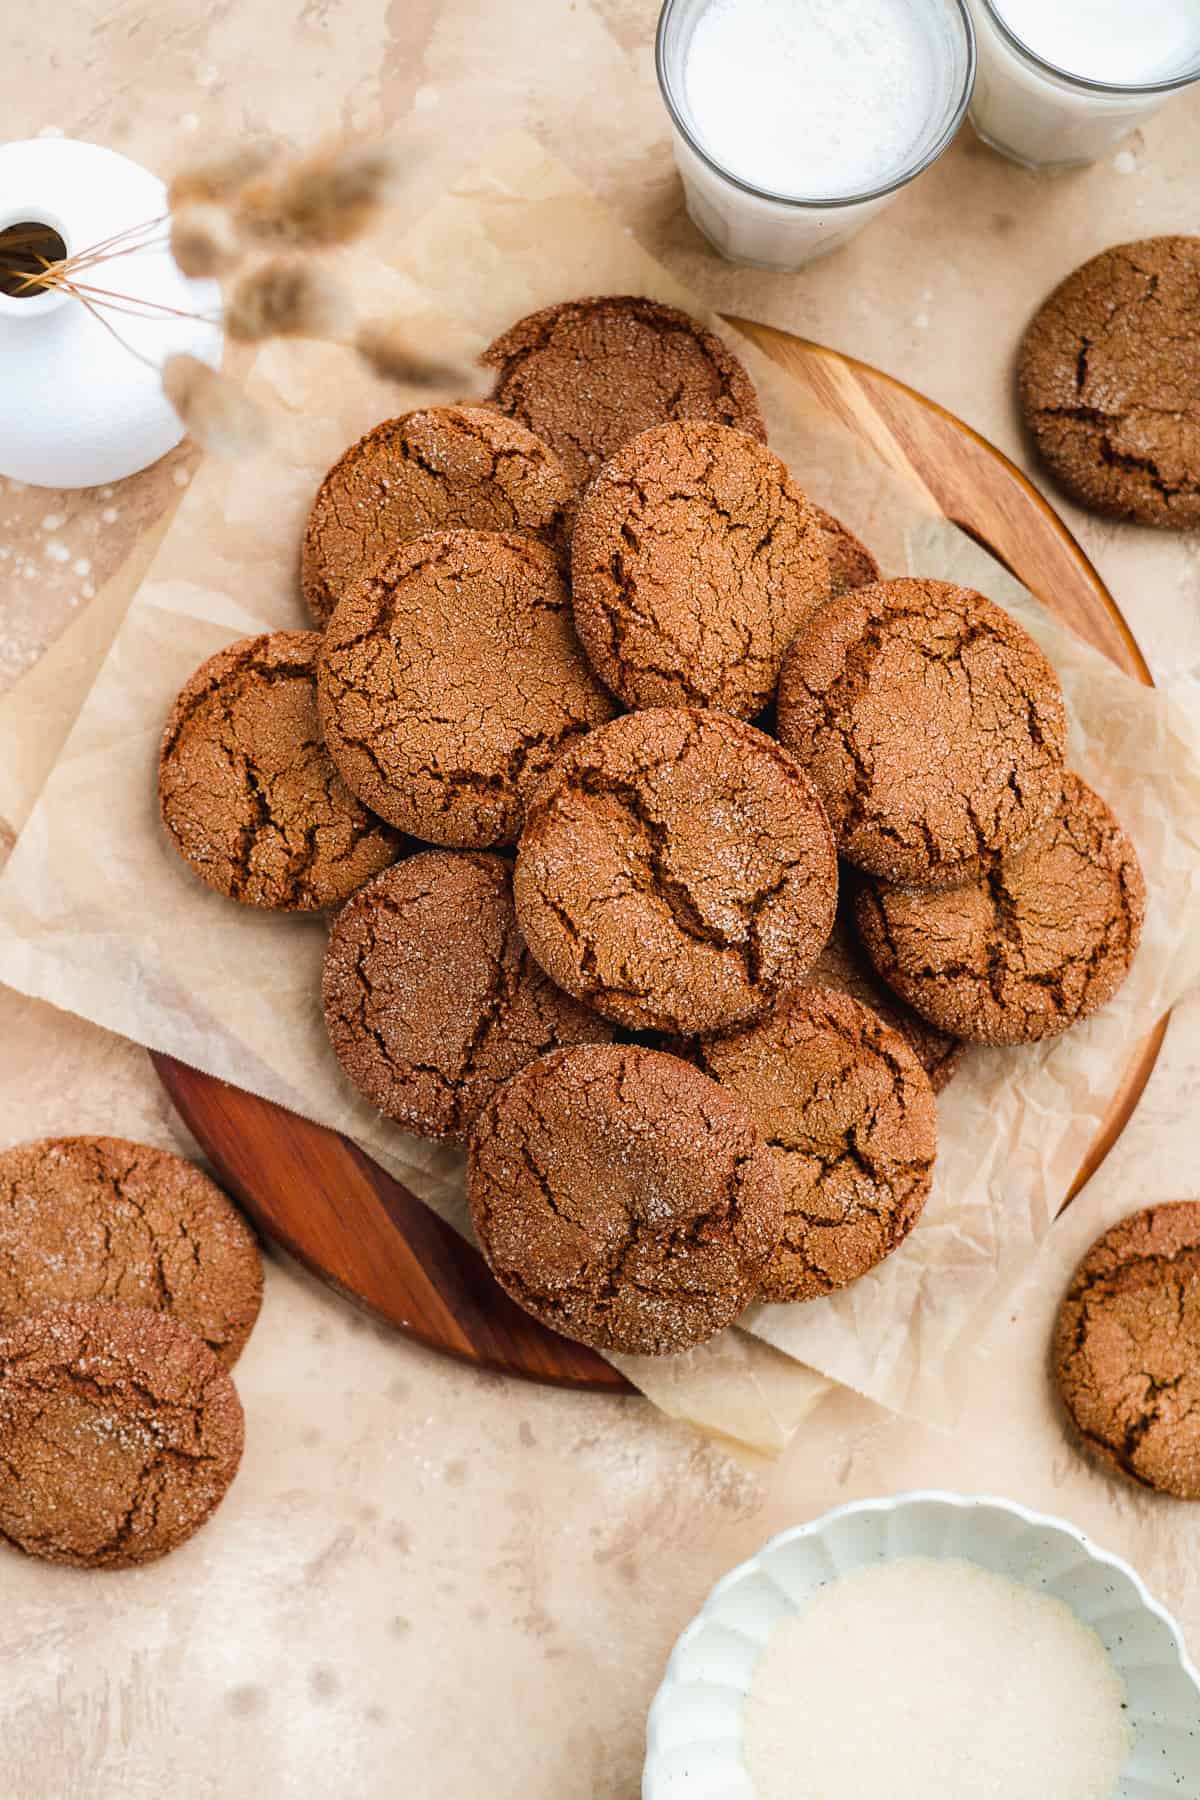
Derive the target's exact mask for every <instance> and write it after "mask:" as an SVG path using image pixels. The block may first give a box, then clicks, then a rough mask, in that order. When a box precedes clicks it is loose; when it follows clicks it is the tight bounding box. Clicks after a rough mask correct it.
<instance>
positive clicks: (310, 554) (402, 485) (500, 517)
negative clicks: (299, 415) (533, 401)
mask: <svg viewBox="0 0 1200 1800" xmlns="http://www.w3.org/2000/svg"><path fill="white" fill-rule="evenodd" d="M573 497H574V494H573V489H572V485H571V481H570V479H569V477H568V475H567V472H566V470H565V469H564V468H563V466H562V464H561V463H560V462H559V460H558V458H557V456H555V454H554V452H553V451H552V450H551V449H550V448H549V447H548V446H547V445H546V444H543V443H542V442H541V440H540V439H539V438H536V437H534V435H533V433H532V432H531V431H527V430H526V429H525V427H524V426H523V425H521V424H519V423H518V422H517V421H516V420H515V419H507V418H505V417H504V415H503V413H497V412H495V411H494V410H493V409H492V408H491V407H484V406H429V407H424V408H422V409H421V410H420V411H418V412H410V413H405V414H403V415H402V416H401V417H400V418H398V419H385V420H384V421H383V423H382V424H380V425H376V426H375V427H374V429H373V430H371V431H368V432H367V433H366V435H365V436H364V437H361V438H359V440H358V442H357V443H356V444H351V446H350V448H349V449H348V450H347V451H345V453H344V454H343V455H342V456H341V457H339V458H338V460H337V462H335V463H334V465H333V467H332V469H330V471H329V473H328V475H326V477H325V479H324V481H323V482H322V483H321V485H320V487H319V488H318V489H317V497H316V499H315V500H314V502H313V507H312V512H311V513H310V514H309V519H308V525H307V528H306V529H305V533H304V545H303V549H302V551H301V558H300V586H301V591H302V592H303V594H304V600H305V604H306V605H307V607H308V610H309V612H310V613H311V614H312V616H313V618H314V619H315V620H316V622H317V624H318V625H320V626H324V625H327V624H328V623H329V619H330V615H331V614H332V612H333V609H334V607H335V606H336V605H337V603H338V601H339V600H340V599H341V597H342V595H343V594H344V593H345V592H346V590H347V588H349V587H350V586H352V585H353V583H354V581H355V580H356V579H357V578H358V577H359V576H362V575H370V574H372V573H373V571H374V569H375V567H376V565H377V564H378V563H379V562H381V561H382V560H383V558H384V557H385V556H386V555H387V554H388V553H389V552H390V551H392V550H394V549H395V548H396V547H397V545H398V544H402V543H404V542H406V541H407V540H408V539H409V538H414V537H419V536H420V535H421V533H422V532H426V531H446V530H449V529H451V528H453V527H456V526H471V527H473V528H475V529H477V530H481V531H527V532H530V533H531V534H532V535H533V536H535V537H540V538H544V539H545V540H546V541H547V542H548V543H551V544H559V543H561V542H562V541H563V538H564V536H565V533H566V529H567V512H568V508H569V506H570V503H571V501H572V499H573Z"/></svg>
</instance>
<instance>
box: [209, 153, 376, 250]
mask: <svg viewBox="0 0 1200 1800" xmlns="http://www.w3.org/2000/svg"><path fill="white" fill-rule="evenodd" d="M395 178H396V165H395V159H394V157H393V155H392V153H391V151H390V150H388V149H386V148H385V147H384V146H383V145H381V144H353V145H346V146H340V147H336V148H334V149H330V150H322V151H318V153H317V154H316V155H315V156H310V157H307V158H305V160H304V161H303V162H299V163H295V164H294V165H293V166H292V167H291V168H290V169H288V170H285V171H284V173H283V174H282V175H279V176H275V177H272V176H269V175H268V176H266V177H264V179H263V180H261V181H256V182H254V183H252V184H251V185H250V186H248V187H246V188H244V189H243V191H242V193H241V194H240V195H239V198H238V209H237V211H238V223H239V224H240V225H241V227H242V229H243V230H244V231H245V232H246V234H247V235H248V236H249V237H254V238H259V239H262V240H266V241H275V242H278V243H286V244H293V245H295V246H297V247H303V248H311V249H323V248H328V247H329V246H330V245H332V244H346V243H349V242H350V240H351V239H352V238H356V237H358V236H359V235H360V234H361V233H362V232H363V231H365V230H366V228H367V226H368V225H369V224H370V223H371V220H372V219H373V218H374V216H375V214H376V212H377V211H378V210H379V208H380V207H381V206H382V205H383V203H384V201H385V200H386V199H387V198H388V195H389V193H390V190H391V188H392V186H393V185H394V182H395Z"/></svg>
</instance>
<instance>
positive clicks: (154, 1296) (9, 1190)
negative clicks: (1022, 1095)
mask: <svg viewBox="0 0 1200 1800" xmlns="http://www.w3.org/2000/svg"><path fill="white" fill-rule="evenodd" d="M262 1285H263V1277H262V1259H261V1258H260V1256H259V1252H258V1244H257V1242H256V1241H255V1237H254V1233H253V1232H252V1231H251V1229H250V1227H249V1226H248V1225H247V1223H246V1221H245V1220H244V1219H243V1218H242V1216H241V1214H240V1213H239V1212H238V1210H237V1208H236V1207H235V1206H234V1205H233V1203H232V1201H230V1200H229V1199H227V1198H226V1196H225V1195H224V1194H223V1193H222V1192H221V1190H220V1188H219V1187H217V1185H216V1183H215V1182H213V1181H210V1180H209V1178H208V1176H207V1175H206V1174H205V1173H204V1172H203V1170H202V1169H198V1168H196V1166H195V1164H194V1163H190V1162H187V1161H185V1159H184V1158H183V1157H182V1156H175V1155H173V1154H172V1153H171V1152H170V1151H168V1150H156V1149H154V1148H153V1147H152V1146H151V1145H149V1144H136V1143H132V1142H130V1140H129V1139H128V1138H114V1137H62V1138H40V1139H38V1140H37V1141H36V1142H34V1143H28V1144H17V1145H15V1146H14V1147H13V1148H12V1149H9V1150H5V1151H2V1152H0V1328H3V1327H4V1326H5V1325H6V1324H8V1323H11V1322H12V1321H13V1320H15V1319H17V1318H19V1317H21V1316H22V1315H23V1314H25V1313H31V1312H40V1311H42V1310H44V1309H45V1308H47V1307H52V1306H61V1305H62V1304H63V1303H64V1302H66V1301H72V1300H88V1301H96V1302H101V1303H112V1304H117V1305H121V1306H149V1307H154V1308H156V1309H158V1310H160V1311H162V1312H166V1313H170V1315H171V1317H172V1318H174V1319H178V1320H179V1322H180V1323H181V1324H183V1325H187V1326H189V1327H190V1328H191V1330H192V1331H194V1332H195V1333H196V1335H197V1336H198V1337H200V1338H202V1339H203V1340H204V1342H205V1343H206V1344H207V1345H208V1347H209V1349H210V1350H211V1351H212V1352H213V1354H214V1355H215V1356H217V1357H219V1358H220V1360H221V1361H222V1362H223V1363H225V1364H226V1365H227V1366H228V1365H232V1364H233V1363H234V1362H236V1361H237V1358H238V1356H239V1355H240V1354H241V1351H242V1348H243V1346H244V1344H245V1342H246V1339H247V1338H248V1337H249V1335H250V1331H251V1328H252V1327H253V1325H254V1321H255V1320H256V1319H257V1317H258V1310H259V1307H260V1305H261V1303H262Z"/></svg>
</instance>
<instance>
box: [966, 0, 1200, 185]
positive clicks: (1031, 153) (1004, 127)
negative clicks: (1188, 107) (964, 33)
mask: <svg viewBox="0 0 1200 1800" xmlns="http://www.w3.org/2000/svg"><path fill="white" fill-rule="evenodd" d="M969 4H970V6H971V10H972V12H973V14H974V17H975V35H976V38H977V41H978V46H979V73H978V76H977V78H976V82H975V95H974V98H973V100H972V102H971V123H972V125H974V127H975V129H976V131H977V132H978V133H979V135H980V137H981V138H982V139H983V140H984V142H985V143H986V144H990V145H991V146H992V148H993V149H994V150H999V151H1000V153H1001V154H1002V155H1003V156H1008V157H1011V158H1012V159H1013V161H1014V162H1019V163H1024V164H1025V165H1026V166H1027V167H1028V168H1034V169H1055V168H1072V167H1074V166H1075V165H1077V164H1079V163H1089V162H1094V161H1095V160H1096V158H1097V157H1099V156H1103V155H1104V153H1105V151H1106V150H1109V149H1111V148H1112V146H1113V145H1114V144H1115V143H1116V142H1117V141H1118V140H1119V139H1120V138H1122V137H1124V135H1125V133H1126V132H1127V131H1130V130H1132V128H1133V127H1134V126H1135V125H1138V124H1140V123H1141V121H1142V120H1143V119H1146V118H1148V117H1149V116H1150V114H1151V113H1152V112H1154V111H1155V109H1156V108H1157V107H1158V106H1161V104H1162V102H1163V100H1164V99H1165V98H1166V97H1167V95H1168V94H1171V93H1173V92H1174V91H1175V89H1177V88H1182V87H1186V86H1187V85H1188V84H1189V82H1193V81H1197V80H1200V0H969Z"/></svg>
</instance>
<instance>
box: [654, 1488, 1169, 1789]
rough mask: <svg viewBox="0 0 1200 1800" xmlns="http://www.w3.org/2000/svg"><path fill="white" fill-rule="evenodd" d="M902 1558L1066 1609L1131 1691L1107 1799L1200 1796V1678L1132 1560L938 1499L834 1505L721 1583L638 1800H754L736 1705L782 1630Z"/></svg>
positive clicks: (658, 1728)
mask: <svg viewBox="0 0 1200 1800" xmlns="http://www.w3.org/2000/svg"><path fill="white" fill-rule="evenodd" d="M901 1556H934V1557H961V1558H963V1559H964V1560H966V1561H967V1562H973V1563H978V1564H980V1566H981V1567H983V1568H985V1569H991V1570H992V1571H993V1573H994V1574H997V1575H1006V1576H1008V1577H1009V1578H1010V1579H1011V1580H1013V1581H1017V1582H1020V1583H1021V1585H1022V1586H1024V1587H1029V1588H1035V1589H1037V1591H1038V1592H1040V1593H1046V1594H1053V1595H1055V1596H1056V1597H1057V1598H1058V1599H1060V1600H1062V1601H1065V1603H1066V1604H1067V1605H1068V1606H1069V1607H1070V1608H1071V1610H1072V1612H1074V1613H1075V1614H1076V1616H1077V1617H1078V1618H1080V1619H1082V1620H1083V1621H1084V1622H1085V1624H1088V1625H1090V1626H1091V1627H1092V1629H1093V1630H1094V1631H1095V1632H1096V1633H1097V1634H1098V1636H1099V1637H1100V1639H1101V1641H1102V1642H1103V1644H1104V1646H1105V1648H1106V1650H1107V1651H1108V1653H1109V1655H1110V1656H1111V1658H1112V1660H1113V1663H1114V1664H1115V1665H1116V1668H1117V1669H1118V1671H1119V1672H1120V1675H1121V1678H1122V1680H1123V1681H1124V1683H1125V1686H1126V1689H1127V1690H1128V1696H1129V1721H1130V1724H1131V1726H1132V1728H1133V1734H1134V1745H1133V1749H1132V1751H1131V1753H1130V1756H1129V1760H1128V1762H1127V1763H1126V1765H1125V1770H1124V1773H1123V1774H1122V1777H1121V1781H1120V1783H1119V1785H1118V1787H1117V1789H1116V1792H1115V1794H1114V1796H1113V1800H1168V1796H1169V1797H1170V1800H1200V1675H1198V1674H1197V1672H1196V1670H1195V1668H1194V1667H1193V1665H1192V1663H1191V1661H1190V1660H1189V1658H1188V1655H1187V1652H1186V1651H1185V1649H1184V1647H1183V1635H1182V1633H1181V1632H1180V1629H1179V1627H1178V1625H1176V1623H1175V1621H1174V1620H1173V1619H1172V1618H1171V1617H1170V1615H1169V1613H1167V1612H1166V1611H1165V1610H1164V1608H1163V1607H1161V1606H1160V1605H1159V1604H1158V1602H1157V1601H1156V1600H1153V1599H1151V1597H1150V1595H1149V1594H1148V1593H1147V1592H1146V1589H1145V1587H1144V1586H1143V1585H1142V1582H1141V1580H1140V1579H1139V1577H1138V1576H1137V1575H1135V1574H1134V1572H1133V1570H1132V1569H1131V1568H1130V1567H1129V1565H1128V1563H1125V1562H1122V1561H1121V1559H1120V1557H1117V1556H1112V1555H1110V1554H1109V1553H1108V1552H1106V1551H1103V1550H1098V1549H1097V1548H1096V1546H1095V1545H1094V1544H1092V1543H1091V1542H1090V1540H1089V1539H1088V1538H1086V1537H1085V1536H1084V1534H1083V1532H1081V1531H1077V1530H1076V1528H1075V1527H1074V1526H1073V1525H1068V1524H1067V1523H1066V1521H1065V1520H1063V1519H1055V1518H1051V1517H1049V1516H1048V1515H1046V1514H1043V1513H1035V1512H1030V1511H1029V1510H1028V1509H1027V1508H1026V1507H1024V1506H1018V1505H1017V1504H1016V1503H1015V1502H1013V1501H1010V1500H999V1499H994V1498H992V1497H991V1496H988V1495H978V1496H975V1495H966V1494H945V1493H938V1492H932V1491H930V1492H922V1493H913V1494H897V1495H895V1496H893V1497H892V1498H891V1499H886V1500H860V1501H855V1502H853V1503H852V1504H851V1505H849V1506H840V1507H838V1508H837V1510H836V1511H835V1512H829V1513H825V1514H824V1515H823V1516H822V1517H821V1518H819V1519H814V1520H813V1521H812V1522H811V1523H810V1524H808V1525H799V1526H797V1527H795V1529H794V1530H791V1531H784V1532H781V1533H780V1534H779V1536H778V1537H774V1538H772V1539H771V1541H770V1543H769V1544H766V1545H764V1546H763V1548H762V1549H761V1550H760V1551H759V1553H758V1555H757V1556H753V1557H751V1558H750V1560H749V1562H744V1563H742V1564H741V1566H740V1567H739V1568H736V1569H734V1570H733V1571H732V1572H731V1573H730V1574H728V1575H726V1576H725V1578H724V1580H722V1581H719V1582H718V1583H717V1585H716V1587H715V1588H714V1589H713V1590H712V1593H711V1594H710V1595H709V1596H708V1599H707V1600H706V1601H705V1603H704V1605H703V1607H702V1608H701V1610H700V1612H699V1613H698V1614H697V1616H696V1617H695V1618H694V1619H693V1620H692V1623H691V1624H690V1625H689V1626H688V1628H687V1630H686V1631H685V1632H684V1633H683V1635H682V1637H681V1638H680V1639H679V1641H678V1643H677V1644H676V1645H675V1648H674V1650H673V1651H672V1653H671V1658H670V1661H669V1662H668V1664H667V1669H666V1674H665V1675H664V1677H663V1681H662V1685H661V1687H660V1688H659V1690H658V1693H657V1695H656V1696H655V1699H654V1703H653V1705H652V1706H651V1708H650V1717H649V1721H648V1724H647V1730H646V1762H645V1767H644V1770H643V1774H642V1800H754V1788H753V1787H752V1785H751V1782H750V1777H749V1775H748V1774H747V1772H746V1766H745V1760H744V1756H743V1749H742V1703H743V1701H744V1699H745V1696H746V1693H747V1690H748V1689H749V1686H750V1681H751V1677H752V1676H753V1673H754V1665H755V1663H756V1662H757V1661H758V1658H759V1655H760V1654H761V1652H762V1650H763V1648H764V1646H765V1644H766V1641H767V1638H768V1637H769V1636H770V1633H771V1630H772V1628H773V1627H774V1625H775V1623H776V1622H777V1620H779V1619H781V1618H784V1617H786V1616H787V1614H789V1613H797V1612H802V1611H803V1610H804V1608H805V1606H806V1605H807V1603H808V1601H809V1600H810V1599H811V1597H812V1596H813V1594H815V1593H816V1591H817V1589H818V1588H821V1587H824V1586H825V1585H826V1584H827V1583H829V1582H830V1581H832V1580H834V1579H835V1577H837V1576H839V1575H843V1574H846V1573H847V1572H848V1571H849V1570H851V1569H857V1568H861V1567H862V1566H863V1565H864V1564H867V1563H881V1562H890V1561H892V1560H893V1559H895V1558H896V1557H901Z"/></svg>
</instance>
